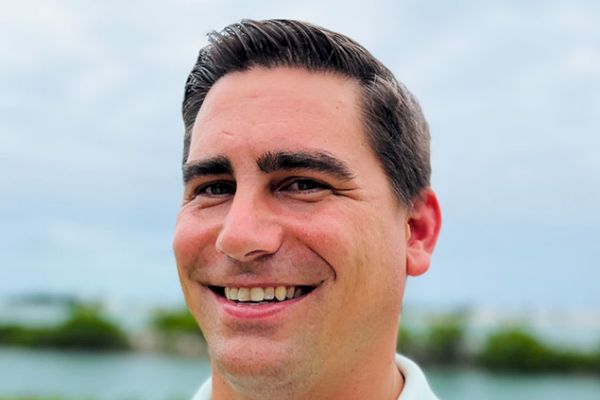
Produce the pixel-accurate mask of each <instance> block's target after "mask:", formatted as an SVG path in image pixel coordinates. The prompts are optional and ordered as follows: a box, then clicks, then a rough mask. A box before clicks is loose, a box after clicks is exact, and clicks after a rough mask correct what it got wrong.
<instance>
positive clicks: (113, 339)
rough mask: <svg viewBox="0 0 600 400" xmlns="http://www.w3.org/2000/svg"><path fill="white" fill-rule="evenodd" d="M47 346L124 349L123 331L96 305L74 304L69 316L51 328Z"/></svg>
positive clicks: (125, 338) (125, 341)
mask: <svg viewBox="0 0 600 400" xmlns="http://www.w3.org/2000/svg"><path fill="white" fill-rule="evenodd" d="M45 344H46V345H48V346H52V347H60V348H72V349H95V350H106V349H126V348H128V347H129V343H128V340H127V337H126V335H125V333H124V332H123V331H122V330H121V329H120V328H119V327H118V326H117V325H116V324H114V323H113V322H111V321H109V320H107V319H106V318H105V317H103V316H102V315H101V313H100V310H99V309H98V307H92V306H75V307H73V310H72V312H71V315H70V317H69V318H68V319H67V320H66V321H65V322H63V323H62V324H60V325H58V326H56V327H55V328H54V329H52V330H51V332H50V335H49V337H48V340H47V343H45Z"/></svg>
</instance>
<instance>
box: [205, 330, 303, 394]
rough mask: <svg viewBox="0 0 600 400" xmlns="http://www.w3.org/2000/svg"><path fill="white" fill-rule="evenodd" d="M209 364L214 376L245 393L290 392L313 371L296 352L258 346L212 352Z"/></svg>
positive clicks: (250, 345) (251, 345)
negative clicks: (268, 390) (263, 391)
mask: <svg viewBox="0 0 600 400" xmlns="http://www.w3.org/2000/svg"><path fill="white" fill-rule="evenodd" d="M250 342H251V341H250ZM220 350H222V351H220ZM211 363H212V367H213V374H214V373H215V372H217V371H218V373H219V374H220V375H221V376H222V377H223V378H224V380H225V381H227V382H228V383H229V384H230V385H232V386H234V387H237V389H238V390H242V389H243V390H244V391H246V392H248V391H253V392H256V391H262V390H264V389H266V388H267V387H268V388H269V389H270V390H281V389H283V388H284V387H287V388H288V389H290V388H289V386H290V385H291V384H292V382H306V381H307V380H308V379H310V376H311V375H313V374H314V371H315V365H312V364H313V363H312V362H311V361H310V359H308V358H307V357H306V353H304V352H302V351H301V350H299V349H290V348H289V347H287V348H286V347H284V346H264V345H263V346H259V345H258V343H247V344H245V345H243V346H241V345H237V346H236V345H225V346H224V348H222V349H218V348H217V349H215V348H213V351H211ZM277 388H279V389H277Z"/></svg>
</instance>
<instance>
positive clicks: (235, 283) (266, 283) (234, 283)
mask: <svg viewBox="0 0 600 400" xmlns="http://www.w3.org/2000/svg"><path fill="white" fill-rule="evenodd" d="M321 283H323V282H322V281H321V282H316V283H314V282H310V283H309V282H294V281H292V280H285V281H279V282H278V281H276V280H257V279H235V280H231V281H229V280H227V281H225V280H223V281H215V282H209V283H203V285H205V286H220V287H277V286H312V287H315V286H319V285H320V284H321Z"/></svg>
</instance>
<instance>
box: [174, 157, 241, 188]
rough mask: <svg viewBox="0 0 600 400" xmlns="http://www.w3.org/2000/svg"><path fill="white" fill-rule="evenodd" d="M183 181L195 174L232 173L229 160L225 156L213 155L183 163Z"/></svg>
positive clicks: (190, 178) (189, 179)
mask: <svg viewBox="0 0 600 400" xmlns="http://www.w3.org/2000/svg"><path fill="white" fill-rule="evenodd" d="M181 169H182V172H183V183H184V184H185V183H188V182H189V181H191V180H192V179H194V178H195V177H197V176H207V175H225V174H227V175H233V167H232V166H231V161H229V159H228V158H227V157H225V156H215V157H211V158H207V159H205V160H197V161H191V162H188V163H185V164H183V167H182V168H181Z"/></svg>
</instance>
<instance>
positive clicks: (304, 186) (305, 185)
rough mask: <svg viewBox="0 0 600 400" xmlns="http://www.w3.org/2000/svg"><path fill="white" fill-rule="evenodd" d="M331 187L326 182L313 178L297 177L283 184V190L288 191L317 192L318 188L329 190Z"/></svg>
mask: <svg viewBox="0 0 600 400" xmlns="http://www.w3.org/2000/svg"><path fill="white" fill-rule="evenodd" d="M327 189H330V187H329V186H328V185H326V184H324V183H321V182H318V181H314V180H312V179H297V180H295V181H292V182H290V183H287V184H285V185H284V186H282V188H281V190H284V191H288V192H315V191H318V190H327Z"/></svg>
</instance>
